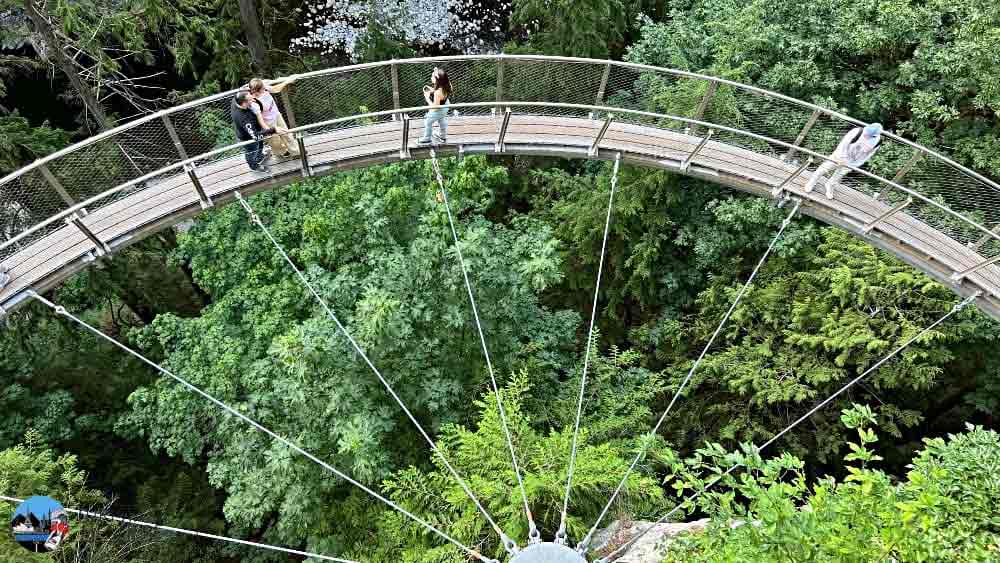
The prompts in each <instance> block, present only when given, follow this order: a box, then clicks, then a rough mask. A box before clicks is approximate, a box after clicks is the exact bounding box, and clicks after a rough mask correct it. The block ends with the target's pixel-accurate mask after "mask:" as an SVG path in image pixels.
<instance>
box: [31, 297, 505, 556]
mask: <svg viewBox="0 0 1000 563" xmlns="http://www.w3.org/2000/svg"><path fill="white" fill-rule="evenodd" d="M27 293H28V295H30V296H31V297H33V298H34V299H35V300H37V301H39V302H41V303H43V304H45V305H46V306H48V307H49V308H50V309H52V310H53V311H54V312H55V313H56V314H58V315H62V316H64V317H66V318H68V319H70V320H72V321H74V322H76V323H77V324H79V325H80V326H82V327H83V328H85V329H87V330H88V331H90V332H92V333H93V334H94V335H96V336H98V337H100V338H103V339H104V340H107V341H108V342H110V343H111V344H113V345H114V346H116V347H118V348H120V349H121V350H123V351H125V352H127V353H129V354H131V355H132V356H134V357H135V358H136V359H138V360H140V361H142V362H143V363H145V364H146V365H148V366H150V367H152V368H153V369H155V370H157V371H159V372H160V373H162V374H164V375H166V376H168V377H170V378H171V379H173V380H174V381H177V382H178V383H180V384H181V385H183V386H184V387H186V388H188V389H189V390H191V391H194V392H195V393H197V394H198V395H201V396H202V397H204V398H206V399H208V400H209V401H211V402H212V403H213V404H215V405H216V406H218V407H219V408H221V409H222V410H224V411H226V412H228V413H229V414H231V415H233V416H235V417H236V418H239V419H240V420H242V421H243V422H246V423H247V424H249V425H250V426H252V427H254V429H256V430H258V431H259V432H262V433H264V434H266V435H267V436H270V437H271V438H274V439H275V440H277V441H279V442H281V443H282V444H284V445H286V446H288V447H289V448H291V449H292V450H294V451H295V452H296V453H298V454H300V455H302V456H303V457H305V458H306V459H308V460H310V461H312V462H314V463H315V464H317V465H319V466H320V467H322V468H323V469H326V470H327V471H329V472H330V473H333V474H334V475H336V476H337V477H340V478H341V479H343V480H344V481H347V482H348V483H350V484H352V485H354V486H355V487H357V488H359V489H361V490H362V491H364V492H366V493H368V494H369V495H371V496H372V497H374V498H376V499H378V500H380V501H382V502H383V503H384V504H385V505H387V506H388V507H390V508H392V509H394V510H396V511H397V512H399V513H400V514H403V515H404V516H407V517H408V518H410V519H411V520H413V521H414V522H416V523H418V524H420V525H421V526H423V527H424V528H426V529H427V530H428V531H431V532H434V533H435V534H437V535H438V536H440V537H441V538H443V539H445V540H447V541H448V542H450V543H452V544H454V545H455V546H457V547H458V548H460V549H462V550H463V551H465V552H466V553H468V554H469V555H471V556H472V557H474V558H476V559H478V560H480V561H482V562H483V563H499V562H498V561H497V560H496V559H490V558H487V557H486V556H484V555H482V554H481V553H479V552H478V551H476V550H474V549H471V548H469V547H467V546H466V545H464V544H463V543H461V542H459V541H458V540H456V539H455V538H453V537H451V536H449V535H448V534H446V533H444V532H442V531H441V530H439V529H437V528H436V527H434V525H433V524H430V523H429V522H427V521H425V520H423V519H421V518H420V517H419V516H416V515H414V514H413V513H411V512H409V511H408V510H406V509H405V508H403V507H401V506H399V505H398V504H396V503H395V502H393V501H391V500H389V499H387V498H386V497H384V496H382V495H380V494H379V493H377V492H376V491H374V490H372V489H371V488H369V487H366V486H365V485H363V484H362V483H360V482H358V481H356V480H355V479H353V478H351V477H350V476H349V475H347V474H346V473H344V472H342V471H340V470H339V469H337V468H336V467H333V466H332V465H330V464H329V463H327V462H325V461H323V460H321V459H319V458H318V457H316V456H314V455H313V454H311V453H309V452H307V451H305V450H304V449H302V448H301V447H300V446H299V445H298V444H296V443H295V442H292V441H291V440H289V439H288V438H285V437H283V436H280V435H278V434H276V433H275V432H274V431H272V430H270V429H268V428H267V427H265V426H263V425H261V424H260V423H259V422H257V421H255V420H253V419H252V418H250V417H248V416H247V415H245V414H243V413H241V412H239V411H238V410H236V409H234V408H233V407H231V406H229V405H227V404H226V403H223V402H222V401H220V400H219V399H216V398H215V397H213V396H212V395H209V394H208V393H206V392H205V391H202V390H201V388H199V387H197V386H195V385H193V384H191V383H189V382H188V381H187V380H185V379H184V378H182V377H180V376H177V375H175V374H174V373H173V372H171V371H170V370H168V369H167V368H165V367H163V366H161V365H160V364H157V363H156V362H154V361H153V360H150V359H148V358H146V357H145V356H144V355H142V354H141V353H139V352H136V351H135V350H133V349H132V348H129V347H128V346H126V345H124V344H122V343H121V342H118V341H117V340H115V339H114V338H111V337H110V336H108V335H107V334H104V333H103V332H101V331H100V330H98V329H96V328H94V327H92V326H90V325H89V324H87V322H85V321H83V320H81V319H80V318H78V317H76V316H75V315H73V313H70V312H69V311H67V310H66V308H65V307H62V306H60V305H56V304H55V303H53V302H51V301H49V300H48V299H46V298H44V297H42V296H41V295H39V294H38V293H36V292H35V291H34V290H30V289H29V290H28V291H27Z"/></svg>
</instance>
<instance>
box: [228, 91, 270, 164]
mask: <svg viewBox="0 0 1000 563" xmlns="http://www.w3.org/2000/svg"><path fill="white" fill-rule="evenodd" d="M252 103H254V100H253V96H251V95H250V92H249V91H247V90H240V91H239V92H238V93H237V94H236V98H234V99H233V103H232V107H231V108H230V110H229V114H230V116H231V117H232V118H233V126H235V127H236V138H237V139H239V140H240V141H254V142H253V143H250V144H248V145H243V152H244V153H245V155H246V159H247V164H248V165H249V166H250V169H251V170H254V171H257V172H264V173H268V172H270V171H271V169H270V168H268V167H267V166H265V165H264V158H265V155H264V136H266V135H273V134H274V133H275V132H276V131H277V130H276V129H275V128H274V127H269V128H266V129H265V128H264V127H261V125H260V121H259V120H258V119H257V116H256V115H254V113H253V110H251V109H250V104H252Z"/></svg>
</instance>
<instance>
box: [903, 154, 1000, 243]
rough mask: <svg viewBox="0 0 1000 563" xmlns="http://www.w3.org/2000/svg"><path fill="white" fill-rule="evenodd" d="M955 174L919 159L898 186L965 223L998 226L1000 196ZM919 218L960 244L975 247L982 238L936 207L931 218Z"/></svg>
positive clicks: (948, 167)
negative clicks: (914, 193)
mask: <svg viewBox="0 0 1000 563" xmlns="http://www.w3.org/2000/svg"><path fill="white" fill-rule="evenodd" d="M958 172H959V171H957V170H955V168H954V167H952V166H951V165H950V164H948V163H947V162H944V161H942V160H936V159H928V158H921V159H920V160H919V161H917V162H916V163H915V164H913V166H912V167H911V169H910V170H908V171H907V172H906V174H905V176H904V177H903V178H902V179H901V181H900V184H902V185H903V186H905V187H907V188H909V189H912V190H913V191H915V192H917V193H919V194H921V195H923V196H925V197H927V198H930V199H932V200H934V201H936V202H938V203H939V204H941V205H942V206H944V207H947V208H948V209H950V210H951V211H953V212H955V213H957V214H959V215H961V216H962V217H964V218H965V219H967V220H968V221H973V222H975V223H978V224H980V225H990V224H995V223H997V222H1000V192H998V191H997V190H996V189H995V188H993V187H992V186H989V185H986V184H984V183H982V182H980V181H978V180H976V179H975V178H969V177H965V176H961V175H959V173H958ZM922 218H923V219H924V220H925V221H926V222H927V223H929V224H930V225H932V226H934V227H935V228H937V229H939V230H941V231H942V232H946V233H948V235H949V236H950V237H952V238H954V239H955V240H957V241H959V242H962V243H963V244H967V243H974V242H976V241H978V240H979V239H980V238H981V236H982V235H983V234H984V233H983V232H982V231H981V230H979V229H977V228H975V227H974V226H973V225H970V224H969V223H968V222H967V221H962V220H960V219H959V218H958V217H955V216H954V215H952V214H951V213H947V212H946V211H944V210H943V209H940V208H936V207H935V208H934V209H933V214H928V215H927V216H925V217H922Z"/></svg>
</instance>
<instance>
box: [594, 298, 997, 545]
mask: <svg viewBox="0 0 1000 563" xmlns="http://www.w3.org/2000/svg"><path fill="white" fill-rule="evenodd" d="M980 295H981V294H980V293H979V292H976V293H975V294H973V295H970V296H969V297H966V298H965V299H963V300H962V301H961V302H959V303H956V304H955V305H954V306H953V307H952V308H951V310H949V311H948V312H947V313H945V314H944V315H943V316H942V317H941V318H939V319H938V320H936V321H934V322H933V323H931V324H930V325H928V326H927V327H926V328H924V329H923V330H921V331H920V332H918V333H917V334H916V335H914V336H911V337H910V338H908V339H907V340H906V341H905V342H903V344H901V345H900V346H899V347H898V348H896V349H895V350H893V351H892V352H890V353H889V354H888V355H886V356H885V357H883V358H882V359H881V360H879V361H878V362H876V363H875V364H874V365H872V366H871V367H870V368H868V369H866V370H865V371H864V372H862V373H861V375H859V376H857V377H855V378H854V379H852V380H850V381H848V382H847V383H846V384H844V386H843V387H841V388H840V389H838V390H837V391H835V392H834V393H833V394H832V395H830V396H829V397H827V398H826V399H823V400H822V401H820V402H819V403H817V404H816V405H815V406H814V407H813V408H811V409H809V411H808V412H806V413H805V414H803V415H802V416H800V417H799V418H797V419H795V421H794V422H792V423H791V424H789V425H788V426H786V427H785V428H784V429H783V430H782V431H781V432H778V433H777V434H775V435H774V436H772V437H771V439H770V440H768V441H766V442H764V443H763V444H761V445H760V446H754V453H755V454H757V455H759V454H760V452H762V451H763V450H764V449H765V448H767V447H768V446H770V445H771V444H773V443H775V442H777V441H778V440H779V439H780V438H781V437H782V436H784V435H785V434H787V433H789V432H791V430H792V429H793V428H795V427H796V426H798V425H799V424H801V423H802V422H803V421H805V420H806V419H808V418H809V417H810V416H812V415H814V414H816V412H817V411H819V410H820V409H822V408H823V407H825V406H826V405H828V404H830V403H831V402H832V401H833V400H834V399H836V398H837V397H839V396H840V395H842V394H844V393H845V392H846V391H847V390H848V389H850V388H851V387H853V386H854V385H855V384H857V383H858V382H860V381H861V380H863V379H864V378H866V377H868V375H869V374H871V373H872V372H874V371H875V370H877V369H878V368H880V367H882V365H883V364H885V363H886V362H888V361H889V360H891V359H892V358H894V357H896V356H897V355H899V353H900V352H902V351H903V350H905V349H907V348H908V347H909V346H910V345H911V344H913V343H914V342H916V341H917V340H920V339H921V338H923V336H924V335H925V334H927V333H929V332H930V331H932V330H934V329H935V328H937V326H938V325H940V324H941V323H943V322H945V321H946V320H948V319H949V318H951V316H952V315H954V314H956V313H958V312H959V311H961V310H962V309H964V308H965V307H967V306H968V305H969V304H970V303H972V302H973V301H975V300H976V299H977V298H978V297H979V296H980ZM737 468H739V464H736V465H733V466H732V467H730V468H729V469H727V470H726V471H725V472H724V473H722V474H721V475H717V476H716V477H715V478H714V479H712V480H711V481H709V482H708V484H707V485H705V486H704V487H702V488H701V489H699V490H698V492H696V493H694V494H693V495H691V496H690V497H687V498H686V499H683V500H682V501H681V502H680V503H678V504H677V506H675V507H674V508H673V509H671V510H670V512H668V513H666V514H665V515H663V516H662V517H661V518H660V519H659V520H657V521H656V522H653V524H651V525H649V526H648V527H647V528H646V529H645V530H643V531H642V532H640V533H639V534H638V535H636V536H635V537H633V538H631V539H630V540H629V541H627V542H625V543H624V544H622V545H621V546H620V547H618V549H616V550H615V551H613V552H611V553H609V554H608V555H605V556H604V557H602V558H600V559H597V560H596V561H594V563H608V562H609V561H612V560H614V558H615V557H616V556H618V555H620V554H622V553H624V552H625V551H626V550H628V549H629V548H630V547H631V546H632V545H634V544H635V542H637V541H638V540H639V539H640V538H641V537H643V536H644V535H646V533H648V532H649V531H650V530H652V529H653V527H655V526H656V525H657V524H662V523H663V522H666V521H667V519H669V518H670V517H671V516H673V514H674V513H675V512H677V511H678V510H680V509H681V507H683V506H684V504H685V503H687V502H690V501H693V500H695V499H696V498H698V497H700V496H701V495H703V494H704V493H705V492H706V491H708V489H710V488H712V487H713V486H715V484H716V483H718V482H719V481H721V480H722V479H723V478H724V477H725V476H727V475H729V474H731V473H732V472H733V471H735V470H736V469H737Z"/></svg>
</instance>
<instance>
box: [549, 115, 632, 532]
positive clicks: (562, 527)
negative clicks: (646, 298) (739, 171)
mask: <svg viewBox="0 0 1000 563" xmlns="http://www.w3.org/2000/svg"><path fill="white" fill-rule="evenodd" d="M608 119H609V121H610V118H608ZM621 162H622V153H618V154H617V156H615V167H614V168H613V169H612V171H611V194H610V195H609V196H608V214H607V217H606V218H605V219H604V238H603V239H602V240H601V259H600V261H599V262H598V263H597V281H596V282H595V283H594V303H593V305H592V306H591V308H590V330H588V331H587V348H586V351H585V352H584V354H583V373H582V375H581V376H580V395H579V397H578V398H577V402H576V422H575V424H574V425H573V442H572V446H571V447H570V454H569V469H568V470H567V472H566V494H565V495H564V496H563V507H562V514H561V516H560V518H559V531H557V532H556V543H558V544H560V545H563V544H565V543H566V512H567V511H568V510H569V492H570V488H571V487H572V486H573V470H574V468H575V467H576V447H577V437H578V436H579V435H580V418H581V416H582V414H583V392H584V389H586V386H587V369H588V368H589V367H590V350H591V348H592V346H593V342H594V322H595V320H596V319H597V298H598V296H599V295H600V293H601V274H602V273H603V272H604V257H605V256H606V254H607V251H606V250H607V247H608V231H610V230H611V210H612V204H613V203H614V201H615V188H616V187H617V186H618V168H619V166H620V165H621Z"/></svg>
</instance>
